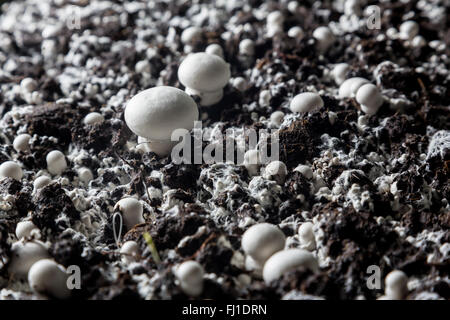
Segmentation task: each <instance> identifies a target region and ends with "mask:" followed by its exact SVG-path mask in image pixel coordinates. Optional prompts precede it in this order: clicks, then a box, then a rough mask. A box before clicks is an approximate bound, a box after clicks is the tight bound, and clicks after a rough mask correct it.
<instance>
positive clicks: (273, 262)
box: [263, 249, 319, 284]
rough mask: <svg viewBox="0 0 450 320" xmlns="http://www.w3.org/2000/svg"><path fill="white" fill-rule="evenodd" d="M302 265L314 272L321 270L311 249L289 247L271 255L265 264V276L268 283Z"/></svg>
mask: <svg viewBox="0 0 450 320" xmlns="http://www.w3.org/2000/svg"><path fill="white" fill-rule="evenodd" d="M300 267H304V268H307V269H309V270H311V271H313V272H317V271H318V270H319V265H318V263H317V259H316V258H315V257H314V256H313V254H312V253H311V252H309V251H306V250H303V249H287V250H283V251H279V252H277V253H275V254H274V255H273V256H271V257H270V258H269V259H268V260H267V261H266V263H265V264H264V269H263V278H264V281H265V282H266V284H269V283H270V282H272V281H273V280H276V279H278V278H280V277H281V276H282V275H283V274H285V273H286V272H289V271H293V270H296V269H298V268H300Z"/></svg>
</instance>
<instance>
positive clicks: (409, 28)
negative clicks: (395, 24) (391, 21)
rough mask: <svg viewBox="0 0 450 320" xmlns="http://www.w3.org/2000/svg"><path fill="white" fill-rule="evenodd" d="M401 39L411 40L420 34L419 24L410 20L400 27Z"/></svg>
mask: <svg viewBox="0 0 450 320" xmlns="http://www.w3.org/2000/svg"><path fill="white" fill-rule="evenodd" d="M399 30H400V38H401V39H404V40H411V39H412V38H414V37H415V36H417V34H418V33H419V24H418V23H417V22H415V21H412V20H408V21H405V22H403V23H402V24H401V25H400V29H399Z"/></svg>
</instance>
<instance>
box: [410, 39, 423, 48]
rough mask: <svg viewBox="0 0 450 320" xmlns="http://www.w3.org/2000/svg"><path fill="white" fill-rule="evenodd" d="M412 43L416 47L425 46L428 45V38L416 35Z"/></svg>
mask: <svg viewBox="0 0 450 320" xmlns="http://www.w3.org/2000/svg"><path fill="white" fill-rule="evenodd" d="M411 45H412V46H413V47H414V48H422V47H425V46H426V45H427V40H425V38H424V37H422V36H415V37H414V38H413V39H412V40H411Z"/></svg>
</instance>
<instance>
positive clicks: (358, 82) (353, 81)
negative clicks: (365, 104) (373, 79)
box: [339, 77, 369, 98]
mask: <svg viewBox="0 0 450 320" xmlns="http://www.w3.org/2000/svg"><path fill="white" fill-rule="evenodd" d="M366 83H369V80H367V79H364V78H360V77H354V78H350V79H347V80H345V81H344V82H342V84H341V86H340V87H339V97H340V98H351V97H354V96H355V94H356V92H357V91H358V89H359V88H360V87H361V86H362V85H364V84H366Z"/></svg>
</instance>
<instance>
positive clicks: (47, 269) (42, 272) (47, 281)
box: [28, 259, 70, 299]
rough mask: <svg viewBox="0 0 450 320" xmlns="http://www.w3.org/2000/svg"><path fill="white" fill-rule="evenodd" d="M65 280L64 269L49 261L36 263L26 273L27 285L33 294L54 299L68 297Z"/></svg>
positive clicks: (44, 260)
mask: <svg viewBox="0 0 450 320" xmlns="http://www.w3.org/2000/svg"><path fill="white" fill-rule="evenodd" d="M67 278H68V275H67V273H66V270H65V269H64V267H63V266H61V265H59V264H57V263H56V262H55V261H53V260H51V259H42V260H39V261H37V262H36V263H34V264H33V266H32V267H31V268H30V272H29V273H28V283H29V284H30V288H31V289H32V290H33V291H34V292H35V293H37V294H42V295H45V296H48V297H50V298H56V299H67V298H69V297H70V289H69V288H68V286H67Z"/></svg>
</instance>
